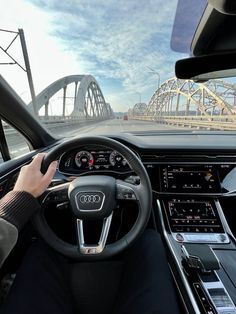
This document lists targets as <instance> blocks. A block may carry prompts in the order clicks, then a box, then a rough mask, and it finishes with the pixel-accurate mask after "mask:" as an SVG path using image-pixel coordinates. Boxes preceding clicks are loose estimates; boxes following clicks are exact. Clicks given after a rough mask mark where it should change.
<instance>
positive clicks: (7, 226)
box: [0, 191, 40, 265]
mask: <svg viewBox="0 0 236 314" xmlns="http://www.w3.org/2000/svg"><path fill="white" fill-rule="evenodd" d="M39 207H40V205H39V203H38V201H37V200H36V199H35V198H34V197H33V196H32V195H31V194H30V193H27V192H17V191H11V192H9V193H7V194H6V195H5V196H4V197H3V198H2V199H1V200H0V265H1V264H2V263H3V262H4V260H5V259H6V257H7V256H8V254H9V253H10V251H11V250H12V248H13V247H14V246H15V244H16V242H17V238H18V232H19V230H20V229H21V228H22V227H23V226H24V224H25V223H26V222H27V221H28V220H29V219H30V217H31V216H32V215H33V214H34V213H35V212H36V211H37V209H38V208H39Z"/></svg>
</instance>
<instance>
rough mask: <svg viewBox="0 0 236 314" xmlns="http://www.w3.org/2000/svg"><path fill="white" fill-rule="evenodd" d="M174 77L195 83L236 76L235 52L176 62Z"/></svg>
mask: <svg viewBox="0 0 236 314" xmlns="http://www.w3.org/2000/svg"><path fill="white" fill-rule="evenodd" d="M175 75H176V77H177V78H179V79H184V80H186V79H190V80H193V81H195V82H201V81H207V80H209V79H216V78H224V77H231V76H236V52H227V53H220V54H214V55H205V56H199V57H192V58H187V59H182V60H178V61H177V62H176V64H175Z"/></svg>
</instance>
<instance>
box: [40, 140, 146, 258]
mask: <svg viewBox="0 0 236 314" xmlns="http://www.w3.org/2000/svg"><path fill="white" fill-rule="evenodd" d="M86 145H96V146H102V147H103V148H104V147H109V149H112V150H116V151H118V153H120V154H121V155H122V156H123V157H124V158H125V159H126V160H127V162H128V164H129V166H130V167H131V169H132V170H133V171H134V172H135V173H136V174H137V175H138V176H139V178H140V184H139V185H133V184H130V183H128V182H125V181H123V180H118V179H115V178H113V177H111V176H105V175H88V176H82V177H78V178H76V179H75V180H73V181H72V182H70V183H69V182H68V183H64V184H61V185H59V186H56V187H52V188H48V189H47V190H46V192H45V193H44V194H43V196H42V198H41V203H42V204H43V205H47V204H48V205H50V202H51V201H52V200H54V201H55V200H56V201H58V202H62V201H63V200H64V201H65V200H67V201H69V203H70V208H71V210H72V212H73V216H74V217H75V221H76V232H77V238H78V245H72V244H69V243H67V242H65V241H63V240H62V239H60V238H59V237H58V236H57V235H56V234H55V233H54V232H53V231H52V230H51V228H50V227H49V225H48V223H47V221H46V219H45V216H44V210H43V207H44V206H42V207H41V210H40V211H38V213H37V214H36V215H35V217H34V224H35V226H36V228H37V230H38V232H39V234H40V235H41V237H42V238H43V239H44V240H45V242H46V243H47V244H48V245H49V246H51V247H52V248H53V249H54V250H56V251H58V252H59V253H61V254H63V255H65V256H67V257H70V258H74V259H77V260H87V261H89V260H90V261H92V260H99V259H106V258H108V257H111V256H114V255H115V254H118V253H120V252H122V251H123V250H124V249H126V248H127V247H128V246H130V245H131V244H132V243H133V242H134V241H135V240H136V239H137V238H138V237H139V236H140V235H141V234H142V232H143V231H144V229H145V227H146V225H147V222H148V219H149V217H150V212H151V207H152V188H151V183H150V180H149V176H148V174H147V172H146V169H145V168H144V166H143V164H142V163H141V161H140V159H139V158H138V157H137V156H136V155H135V154H134V153H133V152H132V151H131V150H130V149H129V148H128V147H126V146H125V145H123V144H121V143H119V142H117V141H115V140H113V139H110V138H107V137H102V136H91V137H81V138H75V139H72V140H68V141H66V142H63V143H61V144H59V145H58V146H56V147H55V148H53V149H52V150H51V151H50V152H49V153H48V154H47V155H46V156H45V158H44V160H43V163H42V168H41V171H42V172H43V173H45V172H46V170H47V168H48V166H49V165H50V163H51V162H52V161H53V160H56V159H58V158H59V157H60V156H61V155H62V154H63V153H65V152H66V151H68V150H71V149H76V148H79V147H80V146H86ZM119 200H132V201H134V202H137V204H138V208H139V213H138V217H137V219H136V222H135V223H134V225H133V227H132V228H131V230H130V231H129V232H128V233H127V234H126V235H125V236H123V237H122V238H121V239H119V240H118V241H116V242H114V243H112V244H107V245H106V240H107V237H108V234H109V230H110V225H111V221H112V215H113V211H114V210H115V208H116V204H117V202H119ZM55 219H56V217H55ZM97 219H102V220H103V226H102V231H101V235H100V239H99V241H98V243H97V244H94V245H88V244H86V243H85V240H84V229H83V222H84V221H85V220H86V221H89V220H97Z"/></svg>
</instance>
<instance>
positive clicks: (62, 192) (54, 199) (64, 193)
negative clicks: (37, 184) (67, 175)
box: [39, 183, 70, 205]
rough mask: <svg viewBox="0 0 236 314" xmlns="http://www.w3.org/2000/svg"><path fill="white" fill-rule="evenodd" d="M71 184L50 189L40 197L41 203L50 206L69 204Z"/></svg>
mask: <svg viewBox="0 0 236 314" xmlns="http://www.w3.org/2000/svg"><path fill="white" fill-rule="evenodd" d="M69 184H70V183H63V184H60V185H57V186H54V187H51V188H48V189H47V190H46V191H45V192H44V193H43V195H42V196H41V197H40V199H39V202H40V203H41V204H42V205H49V204H51V203H64V202H68V201H69V199H68V187H69Z"/></svg>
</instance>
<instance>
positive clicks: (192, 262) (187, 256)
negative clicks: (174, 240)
mask: <svg viewBox="0 0 236 314" xmlns="http://www.w3.org/2000/svg"><path fill="white" fill-rule="evenodd" d="M181 250H182V253H183V259H184V260H185V261H186V262H187V265H188V266H189V267H190V268H191V269H196V270H200V271H201V272H202V273H210V272H211V271H212V270H218V269H220V264H219V261H218V259H217V257H216V255H215V254H214V252H213V251H212V249H211V248H210V247H209V246H208V245H207V244H195V243H185V244H184V245H182V246H181Z"/></svg>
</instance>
